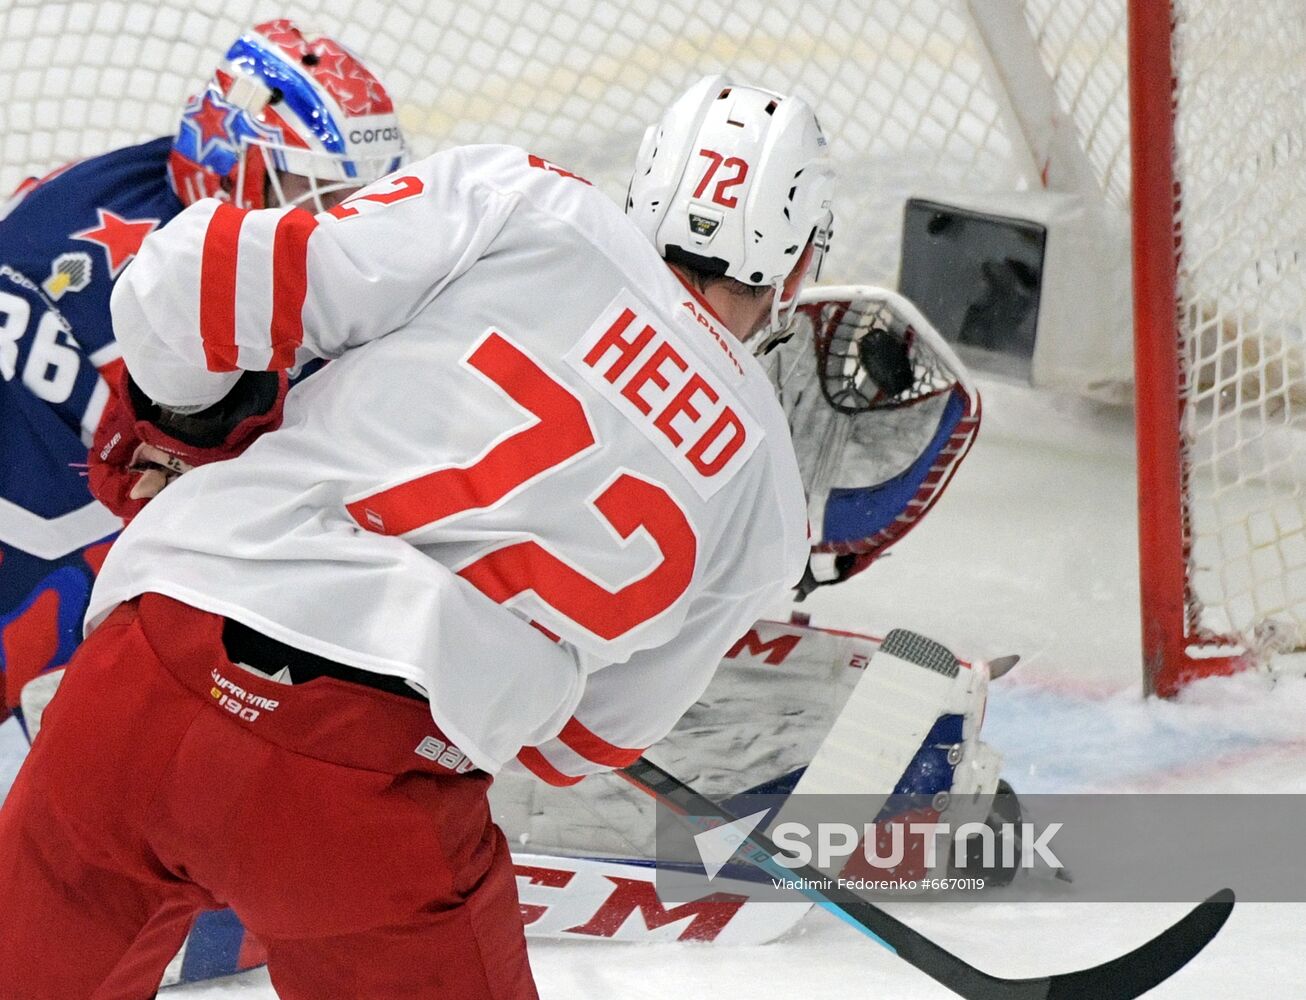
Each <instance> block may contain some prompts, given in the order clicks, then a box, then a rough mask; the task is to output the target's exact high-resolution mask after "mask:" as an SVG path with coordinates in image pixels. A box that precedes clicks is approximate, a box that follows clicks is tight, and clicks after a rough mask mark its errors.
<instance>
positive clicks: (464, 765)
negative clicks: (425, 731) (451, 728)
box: [413, 736, 476, 774]
mask: <svg viewBox="0 0 1306 1000" xmlns="http://www.w3.org/2000/svg"><path fill="white" fill-rule="evenodd" d="M413 753H415V754H417V756H419V757H425V758H426V759H427V760H429V761H433V762H434V763H436V764H439V765H440V766H441V767H447V768H448V769H449V770H450V771H452V772H453V773H454V774H466V773H467V772H468V771H471V770H473V769H474V768H475V767H476V765H475V764H473V763H472V761H471V758H470V757H468V756H467V755H466V754H465V753H463V752H462V751H461V750H459V749H458V748H457V747H456V746H454V745H453V744H452V743H446V742H445V741H444V740H442V739H440V738H439V737H436V736H426V737H423V738H422V742H421V743H419V744H417V747H416V748H415V749H414V750H413Z"/></svg>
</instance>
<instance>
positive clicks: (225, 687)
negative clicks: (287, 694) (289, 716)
mask: <svg viewBox="0 0 1306 1000" xmlns="http://www.w3.org/2000/svg"><path fill="white" fill-rule="evenodd" d="M209 676H210V677H212V678H213V687H212V688H210V689H209V695H210V696H211V697H212V698H213V700H214V701H216V702H217V703H218V705H219V707H221V708H224V709H226V710H227V711H228V712H230V713H231V714H232V715H234V716H236V718H238V719H243V720H244V721H246V722H253V721H254V720H255V719H257V718H258V717H259V716H260V715H261V714H262V713H263V712H275V711H276V710H277V706H278V705H280V704H281V702H279V701H277V700H276V699H275V698H265V697H263V695H261V694H254V692H252V691H246V690H245V689H244V688H243V687H241V686H240V685H239V684H237V683H235V682H234V681H230V680H228V679H227V678H226V677H223V676H222V674H220V673H218V671H217V670H213V671H210V673H209Z"/></svg>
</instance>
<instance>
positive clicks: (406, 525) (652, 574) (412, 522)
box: [346, 331, 698, 639]
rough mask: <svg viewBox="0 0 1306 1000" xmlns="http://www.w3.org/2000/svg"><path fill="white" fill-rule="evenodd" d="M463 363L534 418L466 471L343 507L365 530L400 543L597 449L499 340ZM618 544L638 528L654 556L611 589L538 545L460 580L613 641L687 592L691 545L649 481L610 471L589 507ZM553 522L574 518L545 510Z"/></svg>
mask: <svg viewBox="0 0 1306 1000" xmlns="http://www.w3.org/2000/svg"><path fill="white" fill-rule="evenodd" d="M464 364H466V365H468V366H469V367H471V368H473V369H475V370H476V371H478V372H480V373H481V374H482V375H484V376H485V377H486V378H487V379H489V380H490V381H491V382H492V383H494V385H495V386H497V387H498V388H499V390H501V391H502V392H503V393H504V394H505V395H506V396H508V398H510V399H511V400H512V401H513V402H514V403H516V404H517V405H518V406H519V407H521V408H522V409H523V410H525V411H526V412H527V413H529V414H531V415H532V417H533V418H534V419H533V420H532V421H531V422H530V423H529V424H527V425H525V426H523V427H522V428H521V429H520V430H518V431H517V432H516V433H514V434H511V435H509V436H508V437H506V438H504V439H503V440H501V441H500V442H498V443H497V444H496V445H494V446H493V447H492V448H490V450H489V451H487V452H486V453H485V454H484V455H482V456H481V457H480V458H478V459H476V460H475V461H473V462H472V463H470V464H469V465H466V466H453V467H449V468H444V469H437V470H435V471H434V472H429V473H427V474H425V475H423V476H419V477H417V478H416V479H410V480H408V481H407V482H404V483H400V484H399V485H397V486H392V487H390V488H388V489H385V490H382V491H380V492H378V493H374V494H371V495H368V496H364V497H362V498H360V499H357V500H354V501H352V502H350V503H349V504H347V505H346V506H347V509H348V511H349V514H350V516H351V517H352V518H353V519H354V520H355V521H356V522H357V523H358V524H359V525H361V526H362V527H364V528H366V529H367V530H369V531H375V532H378V533H380V534H384V535H402V534H406V533H408V532H410V531H415V530H417V529H418V528H424V527H428V526H430V525H433V524H437V523H438V522H440V521H443V520H445V519H447V518H452V517H454V516H456V515H458V514H462V513H464V512H466V511H470V510H476V509H480V508H485V507H490V506H493V505H494V504H496V503H498V502H499V501H500V500H502V499H504V498H505V497H507V496H508V495H509V494H510V493H514V492H516V491H517V490H519V489H521V488H522V487H524V486H526V485H527V484H529V483H531V482H534V481H537V480H539V479H541V478H543V477H544V476H547V475H548V474H549V473H550V472H552V471H553V470H555V469H557V468H558V467H559V466H560V465H562V464H563V463H565V462H567V461H569V460H570V459H573V458H575V457H577V456H580V455H582V454H584V453H587V452H589V451H591V450H592V449H594V448H596V447H599V443H598V441H597V440H596V438H595V436H594V430H593V428H592V427H591V426H590V422H589V419H588V417H587V416H586V414H585V409H584V407H583V406H582V405H581V401H580V400H579V399H578V398H577V397H576V395H575V394H574V393H573V392H572V391H571V390H570V389H569V388H567V386H565V385H564V384H563V383H562V382H560V381H559V380H558V379H556V378H554V376H553V375H551V374H550V373H549V372H547V371H546V370H545V369H544V368H543V367H541V366H540V365H539V364H538V363H536V361H535V360H534V359H533V358H531V357H530V356H529V355H528V354H526V352H525V351H523V350H521V349H520V348H519V347H517V346H516V345H514V344H513V343H511V342H510V341H509V340H508V339H507V338H506V337H504V336H503V335H502V334H500V333H497V332H494V331H490V332H489V333H488V334H486V336H485V337H484V338H482V340H481V341H480V343H479V344H477V345H476V347H475V349H474V350H473V351H472V352H471V354H470V355H468V357H467V359H466V360H465V361H464ZM588 505H589V506H590V507H592V508H593V509H594V511H595V512H597V514H598V516H599V517H600V518H601V519H602V520H603V521H605V522H606V523H607V524H608V525H609V526H611V527H612V528H613V529H614V530H615V531H616V533H617V534H618V536H620V537H621V538H622V539H629V538H630V537H631V536H632V535H634V533H635V532H636V531H638V530H639V529H641V528H642V529H643V530H644V531H645V532H647V533H648V536H649V538H650V539H652V541H653V543H654V544H655V545H656V546H657V547H658V549H659V551H660V552H661V560H660V561H659V562H658V563H657V564H656V565H655V566H653V567H652V568H651V569H649V570H648V571H647V572H646V573H644V574H643V575H642V576H640V577H639V578H638V579H636V580H634V581H633V582H631V583H628V584H626V585H625V586H623V587H619V588H618V589H616V590H609V589H607V588H606V587H605V586H604V585H603V584H602V583H601V582H599V581H597V580H594V579H593V578H592V577H590V576H589V575H588V574H586V573H585V572H584V571H582V570H580V569H577V568H575V567H574V566H572V565H571V564H569V563H567V562H564V561H563V560H562V559H561V558H559V557H558V556H557V555H555V554H554V553H553V552H551V551H550V550H549V549H548V548H546V547H545V546H544V545H542V544H541V543H539V542H537V541H534V540H528V541H522V542H510V543H508V544H506V545H503V546H501V547H499V548H496V549H493V550H491V551H490V552H487V553H486V554H485V555H483V556H481V557H480V558H478V559H477V560H475V561H474V562H472V563H470V564H469V565H467V566H464V567H463V568H462V569H461V570H460V571H459V575H460V576H462V577H463V578H464V579H466V580H467V581H468V582H469V583H471V584H473V585H474V586H475V587H477V588H478V589H479V590H480V591H481V592H482V593H484V594H485V595H486V596H487V597H490V598H491V599H493V600H495V601H498V602H499V603H501V604H502V603H504V602H506V601H509V600H512V599H513V598H514V597H516V596H518V595H519V594H522V593H525V592H526V591H532V592H534V594H535V596H536V597H538V598H539V599H540V600H541V601H543V602H544V603H545V604H547V605H548V606H549V607H551V608H552V609H553V610H554V611H556V612H557V613H558V614H560V615H562V616H563V617H564V618H567V619H569V620H571V621H572V622H574V623H575V624H576V625H578V626H580V627H581V628H582V629H584V630H585V631H587V632H589V633H591V634H592V635H595V636H598V637H599V638H601V639H615V638H617V637H618V636H621V635H624V634H625V633H627V632H629V631H630V630H631V629H633V628H636V627H637V626H639V625H641V624H643V623H644V622H646V621H649V620H651V619H653V618H656V617H657V616H658V615H660V614H661V613H662V612H664V611H666V610H667V609H668V608H669V607H671V605H673V604H674V603H675V602H676V601H677V600H678V599H679V598H680V596H681V595H682V594H683V593H684V592H685V590H686V589H687V588H688V587H689V582H690V580H691V579H692V577H693V575H694V564H695V561H696V559H697V557H698V539H697V536H696V535H695V532H694V529H693V526H692V525H690V523H689V519H688V518H687V517H686V516H685V513H684V511H683V510H682V509H681V507H680V505H679V504H678V503H677V502H676V501H675V499H674V498H673V497H672V496H671V494H670V493H668V492H667V490H666V489H665V488H664V487H663V486H662V485H661V484H660V483H657V482H654V481H653V480H651V479H647V478H644V477H642V476H638V475H636V474H634V473H633V472H629V471H624V470H621V471H617V472H616V473H615V474H614V476H613V477H612V478H611V479H609V480H608V481H607V483H606V484H605V485H604V486H603V488H602V489H601V490H600V492H599V493H598V495H597V496H595V497H594V498H593V499H592V500H590V501H589V502H588ZM546 515H547V516H549V517H556V518H567V517H572V516H575V515H574V514H573V513H572V512H571V511H567V510H551V511H547V512H546Z"/></svg>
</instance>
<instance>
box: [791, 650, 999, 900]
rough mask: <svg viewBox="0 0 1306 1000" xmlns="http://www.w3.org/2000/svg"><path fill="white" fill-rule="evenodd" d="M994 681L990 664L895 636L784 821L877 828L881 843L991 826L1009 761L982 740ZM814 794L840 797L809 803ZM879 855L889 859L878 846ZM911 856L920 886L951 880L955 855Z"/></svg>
mask: <svg viewBox="0 0 1306 1000" xmlns="http://www.w3.org/2000/svg"><path fill="white" fill-rule="evenodd" d="M988 681H989V676H988V668H987V666H986V665H985V664H983V663H982V662H977V663H975V664H973V665H969V666H967V665H964V664H962V663H960V662H959V661H958V660H957V659H956V657H954V656H953V655H952V654H951V653H949V652H948V651H947V650H946V649H945V648H944V647H943V646H940V645H939V644H938V643H935V642H932V641H930V640H928V639H924V638H922V637H921V636H917V635H915V634H913V633H910V632H906V631H905V630H901V629H899V630H895V631H893V632H891V633H889V635H888V636H887V637H886V638H885V640H884V643H883V645H882V646H881V647H880V650H879V651H878V652H877V653H876V654H875V656H874V657H873V658H872V660H871V662H870V664H869V665H868V666H867V668H866V674H865V676H863V677H862V679H861V680H860V681H859V682H858V684H857V687H856V688H854V690H853V693H852V695H851V696H850V697H849V699H848V702H847V704H846V705H845V707H844V710H843V712H842V713H841V714H840V715H839V717H838V718H837V719H836V720H835V723H834V726H833V727H832V728H831V730H830V733H829V735H828V736H827V737H826V739H825V741H824V743H823V744H822V747H821V751H820V753H818V754H817V757H816V759H814V760H813V762H812V765H811V766H810V767H809V768H808V769H807V772H806V773H805V774H804V775H803V778H802V780H801V781H800V782H799V784H798V787H797V788H796V789H795V794H794V795H793V796H792V797H791V798H790V800H789V802H788V803H786V805H785V807H784V808H783V809H781V811H780V814H779V817H778V818H777V822H786V821H797V822H802V823H804V824H805V825H807V826H815V825H816V824H819V823H830V822H839V823H847V824H850V825H854V826H856V827H858V828H864V827H865V826H866V824H867V823H868V821H873V822H874V823H875V824H877V826H878V828H879V831H880V833H879V834H877V841H878V840H879V837H880V835H881V834H882V833H883V832H884V830H886V829H887V827H888V826H889V825H890V824H891V823H894V822H897V823H902V822H910V823H947V824H949V826H950V827H951V828H952V829H954V830H955V829H958V828H959V827H960V826H961V825H962V824H965V823H971V822H983V821H984V820H985V818H986V817H987V815H988V812H989V807H990V804H991V803H992V800H993V795H994V792H995V791H996V788H997V783H998V771H999V769H1000V767H1001V756H1000V755H999V754H998V753H997V752H996V751H995V750H993V749H992V748H991V747H989V746H987V745H986V744H984V743H982V742H981V741H980V739H979V732H980V726H981V724H982V723H983V718H984V706H985V702H986V699H987V695H988ZM811 794H821V795H822V796H827V797H830V796H835V797H837V798H823V799H822V800H821V801H820V803H819V804H818V803H814V802H812V801H811V800H809V801H807V802H804V801H803V799H804V797H805V796H808V795H811ZM844 803H846V804H847V805H844ZM864 854H865V851H859V852H857V854H856V855H854V857H861V856H862V855H864ZM876 854H877V856H880V857H884V856H885V855H884V854H882V853H881V852H880V851H879V850H878V846H877V851H876ZM908 855H909V856H908V859H907V862H908V863H907V866H906V868H907V869H909V870H910V874H911V877H913V878H921V877H928V876H931V875H941V874H944V873H945V872H946V870H947V864H948V859H949V855H950V852H949V851H939V852H932V851H931V852H929V853H923V852H921V851H916V852H914V853H913V852H911V851H909V852H908ZM922 858H924V859H926V861H927V862H928V863H924V862H922V860H921V859H922ZM842 874H844V875H845V876H849V875H850V873H849V872H848V871H847V869H844V870H843V871H842ZM879 875H880V876H881V877H885V876H886V872H884V871H881V872H880V873H879ZM904 875H905V870H904V871H903V872H899V876H904Z"/></svg>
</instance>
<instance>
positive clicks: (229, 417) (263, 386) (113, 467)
mask: <svg viewBox="0 0 1306 1000" xmlns="http://www.w3.org/2000/svg"><path fill="white" fill-rule="evenodd" d="M288 384H289V383H288V379H287V376H286V374H285V373H284V372H277V373H274V372H247V373H246V374H245V375H244V376H242V378H241V381H240V382H237V384H236V388H234V389H233V390H232V392H231V393H229V394H228V396H227V397H226V398H224V399H223V400H221V401H219V402H218V403H215V404H214V405H213V406H211V407H208V408H207V409H205V410H202V411H200V412H199V413H194V414H185V415H179V414H175V413H170V412H169V411H167V410H164V409H162V408H160V407H159V406H157V405H156V404H154V403H153V402H151V401H150V400H149V399H148V398H146V397H145V396H144V395H143V394H142V393H141V391H140V389H139V388H137V387H136V386H135V384H133V383H132V382H131V378H130V376H129V375H128V374H127V372H126V370H125V369H124V371H123V374H122V376H121V378H120V379H119V381H118V384H117V385H116V386H115V387H114V391H113V392H111V393H110V395H109V402H108V405H106V406H105V409H104V415H103V416H102V417H101V418H100V424H99V426H98V427H97V428H96V431H95V436H94V439H93V440H92V442H91V449H90V453H89V455H88V458H87V464H88V466H89V479H90V487H91V493H92V494H93V495H94V496H95V498H96V499H97V500H99V501H100V502H101V503H102V504H104V505H105V506H106V507H108V508H109V509H110V510H111V511H113V512H114V513H115V514H117V515H118V516H119V517H121V518H122V519H123V520H125V521H130V520H131V519H132V518H133V517H135V516H136V515H137V514H139V513H140V512H141V510H142V508H143V507H144V506H145V504H146V503H148V502H149V501H150V500H151V499H153V498H154V497H156V496H158V495H159V493H161V492H162V491H163V490H164V489H165V488H166V487H167V486H168V484H169V483H171V482H172V481H173V480H174V479H176V478H177V477H178V476H181V475H184V474H185V473H187V472H189V471H190V470H191V469H193V468H194V467H195V466H197V465H205V464H207V463H209V462H219V461H223V460H224V459H229V458H234V457H235V456H236V455H239V454H240V453H241V452H242V451H244V450H245V449H246V448H247V447H248V446H249V444H250V443H251V442H252V441H253V440H254V439H255V438H257V437H259V436H260V435H262V434H265V433H267V432H268V431H270V430H275V429H276V428H277V427H278V426H280V424H281V410H282V406H283V404H284V403H285V398H286V389H287V386H288Z"/></svg>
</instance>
